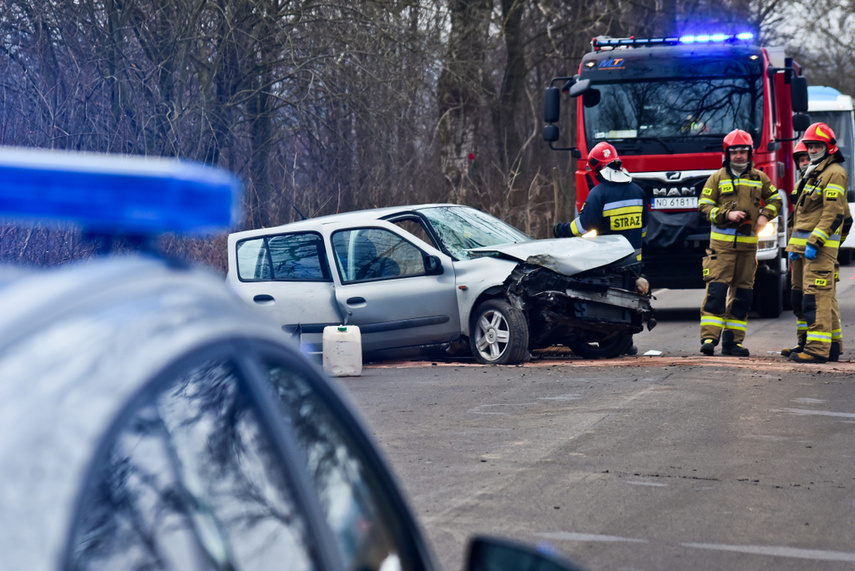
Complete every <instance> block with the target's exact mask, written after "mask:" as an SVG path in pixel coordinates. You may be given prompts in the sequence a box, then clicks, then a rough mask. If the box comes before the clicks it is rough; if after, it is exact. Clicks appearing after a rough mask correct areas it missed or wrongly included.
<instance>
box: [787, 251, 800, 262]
mask: <svg viewBox="0 0 855 571" xmlns="http://www.w3.org/2000/svg"><path fill="white" fill-rule="evenodd" d="M787 257H788V258H789V259H791V260H798V259H799V258H801V257H802V255H801V254H799V253H798V252H789V253H788V254H787Z"/></svg>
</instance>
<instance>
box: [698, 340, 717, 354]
mask: <svg viewBox="0 0 855 571" xmlns="http://www.w3.org/2000/svg"><path fill="white" fill-rule="evenodd" d="M701 353H703V354H704V355H712V354H713V353H715V340H714V339H704V340H703V342H702V343H701Z"/></svg>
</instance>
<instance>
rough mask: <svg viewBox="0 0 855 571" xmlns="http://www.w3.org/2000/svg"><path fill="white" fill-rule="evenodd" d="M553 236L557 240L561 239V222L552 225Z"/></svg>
mask: <svg viewBox="0 0 855 571" xmlns="http://www.w3.org/2000/svg"><path fill="white" fill-rule="evenodd" d="M552 235H553V236H555V237H556V238H561V222H556V223H555V224H553V225H552Z"/></svg>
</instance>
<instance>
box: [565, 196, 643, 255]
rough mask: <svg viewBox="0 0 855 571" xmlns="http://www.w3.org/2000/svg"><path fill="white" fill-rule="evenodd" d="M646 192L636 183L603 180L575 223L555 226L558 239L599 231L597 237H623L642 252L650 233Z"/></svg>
mask: <svg viewBox="0 0 855 571" xmlns="http://www.w3.org/2000/svg"><path fill="white" fill-rule="evenodd" d="M645 203H646V201H645V196H644V191H643V190H642V189H641V187H640V186H638V185H637V184H635V183H634V182H610V181H607V180H604V181H602V182H600V184H598V185H597V186H595V187H594V188H593V189H592V190H591V193H590V194H589V195H588V199H587V200H586V201H585V204H584V205H583V206H582V212H580V213H579V216H578V217H577V218H576V219H575V220H574V221H573V222H565V223H564V224H558V225H556V227H555V235H556V236H559V237H572V236H581V235H582V234H586V233H588V232H590V231H591V230H596V231H597V235H598V236H602V235H605V234H620V235H622V236H623V237H624V238H626V239H627V240H629V243H630V244H632V247H633V248H635V250H636V253H640V252H641V242H642V239H643V238H644V235H645V234H646V233H647V208H646V207H645Z"/></svg>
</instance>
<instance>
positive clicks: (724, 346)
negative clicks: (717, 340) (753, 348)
mask: <svg viewBox="0 0 855 571" xmlns="http://www.w3.org/2000/svg"><path fill="white" fill-rule="evenodd" d="M721 354H722V355H727V356H729V357H747V356H748V355H749V354H750V352H749V351H748V348H747V347H743V346H742V343H735V342H734V341H733V331H725V332H724V333H723V334H722V336H721Z"/></svg>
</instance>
